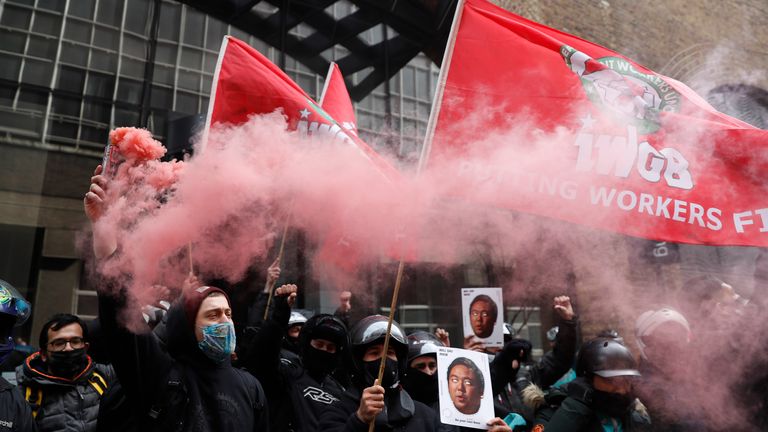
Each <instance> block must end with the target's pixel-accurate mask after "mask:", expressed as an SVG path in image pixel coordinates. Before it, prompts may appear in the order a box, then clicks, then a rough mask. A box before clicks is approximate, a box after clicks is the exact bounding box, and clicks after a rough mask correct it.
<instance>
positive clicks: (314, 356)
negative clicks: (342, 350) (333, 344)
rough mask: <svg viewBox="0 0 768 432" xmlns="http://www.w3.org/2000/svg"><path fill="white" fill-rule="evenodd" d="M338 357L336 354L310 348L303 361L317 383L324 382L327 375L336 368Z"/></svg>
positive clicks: (306, 351)
mask: <svg viewBox="0 0 768 432" xmlns="http://www.w3.org/2000/svg"><path fill="white" fill-rule="evenodd" d="M337 358H338V357H337V356H336V354H335V353H329V352H328V351H323V350H319V349H317V348H313V347H312V346H310V347H308V348H307V349H306V350H305V352H304V357H303V358H302V361H303V362H304V367H305V368H306V369H307V372H309V375H310V376H311V377H312V378H314V379H316V380H317V381H322V380H323V378H325V376H326V375H328V374H329V373H331V372H333V370H334V369H335V368H336V363H337V361H336V360H337Z"/></svg>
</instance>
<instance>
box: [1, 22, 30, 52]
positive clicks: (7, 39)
mask: <svg viewBox="0 0 768 432" xmlns="http://www.w3.org/2000/svg"><path fill="white" fill-rule="evenodd" d="M0 40H2V41H3V50H4V51H11V52H16V53H19V54H21V53H23V52H24V45H25V44H26V43H27V35H26V34H24V33H20V32H17V31H11V30H9V29H4V28H0Z"/></svg>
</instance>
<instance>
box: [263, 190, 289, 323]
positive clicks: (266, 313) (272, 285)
mask: <svg viewBox="0 0 768 432" xmlns="http://www.w3.org/2000/svg"><path fill="white" fill-rule="evenodd" d="M292 215H293V201H291V206H290V210H289V211H288V218H287V219H286V220H285V227H283V238H282V239H280V249H279V250H278V252H277V259H276V260H275V261H276V262H277V263H280V262H281V261H282V260H283V252H284V251H285V239H286V237H288V227H289V226H290V225H291V216H292ZM267 277H269V276H267ZM275 282H277V281H276V280H275V281H272V282H271V283H270V285H269V287H268V289H269V297H267V307H266V308H264V321H266V320H267V317H268V316H269V306H270V304H272V295H273V293H274V292H275Z"/></svg>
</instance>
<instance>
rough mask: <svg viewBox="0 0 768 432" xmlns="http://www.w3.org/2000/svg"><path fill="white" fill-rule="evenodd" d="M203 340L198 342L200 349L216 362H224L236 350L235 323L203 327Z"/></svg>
mask: <svg viewBox="0 0 768 432" xmlns="http://www.w3.org/2000/svg"><path fill="white" fill-rule="evenodd" d="M201 330H202V331H203V340H201V341H200V342H198V343H197V346H198V347H200V350H201V351H203V353H204V354H205V355H206V356H207V357H208V358H209V359H211V360H213V361H214V362H216V363H224V362H225V361H226V360H227V359H228V358H230V356H232V353H233V352H235V325H234V324H232V322H225V323H218V324H211V325H209V326H206V327H201Z"/></svg>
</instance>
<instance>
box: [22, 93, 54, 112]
mask: <svg viewBox="0 0 768 432" xmlns="http://www.w3.org/2000/svg"><path fill="white" fill-rule="evenodd" d="M46 105H48V92H44V91H40V90H32V89H25V88H22V89H21V90H20V91H19V108H22V109H28V110H34V111H40V112H42V111H45V107H46Z"/></svg>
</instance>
